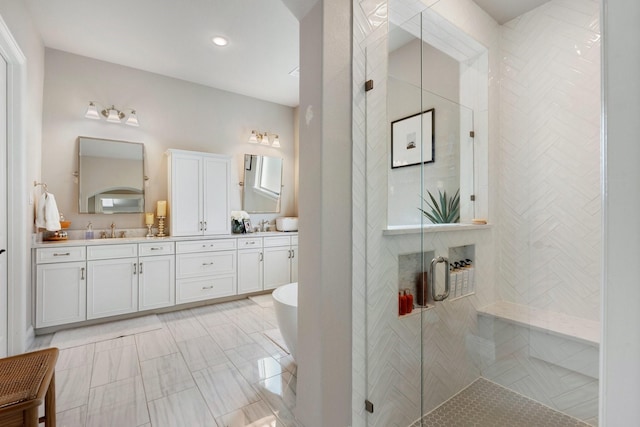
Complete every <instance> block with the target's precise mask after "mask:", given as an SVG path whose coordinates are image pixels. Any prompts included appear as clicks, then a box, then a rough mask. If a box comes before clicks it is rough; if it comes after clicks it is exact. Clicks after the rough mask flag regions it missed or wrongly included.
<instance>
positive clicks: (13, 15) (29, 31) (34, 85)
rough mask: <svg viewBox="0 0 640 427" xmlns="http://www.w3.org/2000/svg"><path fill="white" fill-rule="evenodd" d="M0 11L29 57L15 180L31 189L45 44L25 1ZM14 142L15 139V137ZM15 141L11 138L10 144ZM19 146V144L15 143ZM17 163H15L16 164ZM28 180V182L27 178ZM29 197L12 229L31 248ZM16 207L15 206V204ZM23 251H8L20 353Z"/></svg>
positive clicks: (24, 323)
mask: <svg viewBox="0 0 640 427" xmlns="http://www.w3.org/2000/svg"><path fill="white" fill-rule="evenodd" d="M0 15H1V16H2V19H3V20H4V21H5V23H6V24H7V26H8V27H9V30H10V31H11V33H12V35H13V37H14V38H15V40H16V42H17V43H18V45H19V47H20V50H21V51H22V53H23V54H24V56H25V57H26V81H25V88H26V99H25V100H24V101H25V102H24V110H23V112H24V126H25V128H24V135H25V142H26V147H24V152H26V153H28V155H27V156H26V159H23V161H24V162H25V164H24V165H23V167H24V169H25V170H26V173H25V175H24V176H14V177H13V179H14V180H15V181H16V183H20V184H21V185H24V187H23V188H26V189H27V190H26V191H29V192H30V190H31V185H30V184H29V183H32V182H33V181H35V180H39V179H40V159H41V150H40V144H41V133H42V90H43V80H44V44H43V43H42V39H41V37H40V34H39V33H38V31H37V30H36V28H35V25H34V23H33V21H32V20H31V16H30V14H29V11H28V9H27V6H26V4H25V3H24V2H21V1H14V0H2V1H0ZM13 142H14V143H15V141H13ZM11 143H12V141H9V144H11ZM16 148H17V147H16ZM14 166H15V165H14ZM25 181H26V182H25ZM23 198H24V199H26V200H17V201H15V202H16V203H25V206H20V207H19V209H24V210H25V211H26V218H24V219H21V222H19V223H11V224H9V229H10V232H12V233H16V235H17V238H18V239H22V242H23V245H24V246H23V247H25V248H29V247H30V244H31V231H32V224H33V209H32V208H31V206H27V205H26V203H27V201H28V194H24V195H23ZM14 208H15V206H14ZM25 252H26V253H23V254H17V256H16V254H8V256H9V262H10V263H11V264H12V265H13V266H14V268H16V269H17V270H18V275H17V276H16V278H19V280H17V281H16V283H17V284H14V287H15V288H17V289H16V290H19V292H18V294H16V298H15V299H14V300H13V301H10V304H12V307H11V310H10V313H12V314H13V316H14V322H15V324H14V328H13V330H10V331H9V334H10V337H9V339H10V349H9V350H10V351H11V352H14V353H17V352H21V351H22V350H24V347H25V344H26V343H25V339H26V330H27V329H28V328H29V327H30V325H31V320H30V319H31V304H30V301H31V285H30V284H31V267H30V263H29V262H30V253H31V252H30V250H28V249H27V250H26V251H25Z"/></svg>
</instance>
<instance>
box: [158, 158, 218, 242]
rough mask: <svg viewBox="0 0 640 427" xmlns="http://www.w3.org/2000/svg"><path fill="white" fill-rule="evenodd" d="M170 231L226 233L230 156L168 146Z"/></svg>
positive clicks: (190, 233)
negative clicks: (174, 148) (169, 147)
mask: <svg viewBox="0 0 640 427" xmlns="http://www.w3.org/2000/svg"><path fill="white" fill-rule="evenodd" d="M168 154H169V162H168V164H169V171H168V176H169V186H168V188H169V198H168V200H169V232H170V233H171V235H173V236H197V235H217V234H228V233H229V232H230V224H231V220H230V218H229V212H230V211H229V188H230V176H231V175H230V170H231V157H230V156H224V155H218V154H211V153H200V152H195V151H184V150H169V151H168Z"/></svg>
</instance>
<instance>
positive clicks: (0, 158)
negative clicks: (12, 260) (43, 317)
mask: <svg viewBox="0 0 640 427" xmlns="http://www.w3.org/2000/svg"><path fill="white" fill-rule="evenodd" d="M6 248H7V62H6V61H5V60H4V58H2V56H0V251H1V252H2V254H0V357H5V356H6V355H7V316H8V310H9V307H8V305H7V252H6Z"/></svg>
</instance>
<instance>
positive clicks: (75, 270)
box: [36, 261, 87, 328]
mask: <svg viewBox="0 0 640 427" xmlns="http://www.w3.org/2000/svg"><path fill="white" fill-rule="evenodd" d="M36 275H37V279H36V307H37V309H36V328H44V327H47V326H55V325H63V324H65V323H72V322H80V321H83V320H86V313H87V311H86V310H87V305H86V304H87V300H86V297H87V286H86V283H87V282H86V264H85V262H84V261H81V262H65V263H59V264H41V265H38V267H37V271H36Z"/></svg>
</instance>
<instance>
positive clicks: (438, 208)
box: [418, 189, 460, 224]
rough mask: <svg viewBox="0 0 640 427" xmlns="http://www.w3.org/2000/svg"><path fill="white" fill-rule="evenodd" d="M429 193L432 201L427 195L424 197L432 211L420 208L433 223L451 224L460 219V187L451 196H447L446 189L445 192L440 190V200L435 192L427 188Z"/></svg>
mask: <svg viewBox="0 0 640 427" xmlns="http://www.w3.org/2000/svg"><path fill="white" fill-rule="evenodd" d="M427 193H429V199H431V201H429V200H427V199H426V198H425V197H423V198H422V199H423V200H424V201H425V203H426V204H427V205H428V206H429V208H430V209H431V212H427V211H426V210H424V209H422V208H418V209H419V210H420V211H421V212H422V213H423V214H424V216H426V217H427V218H429V219H430V220H431V222H432V223H434V224H449V223H453V222H458V221H460V189H458V190H456V194H454V195H453V197H451V198H448V197H447V192H446V190H445V192H444V193H442V192H440V190H438V195H439V198H438V200H436V198H435V197H433V194H431V192H430V191H429V190H427Z"/></svg>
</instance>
